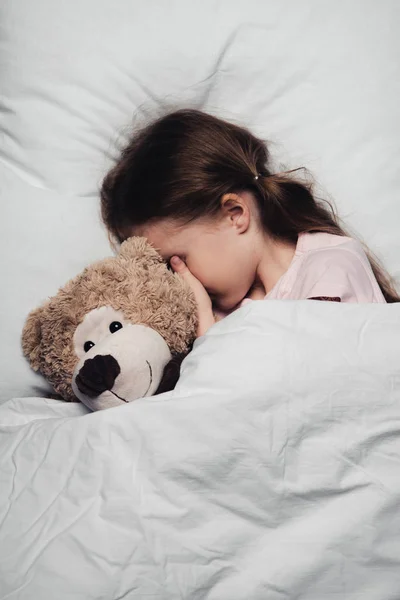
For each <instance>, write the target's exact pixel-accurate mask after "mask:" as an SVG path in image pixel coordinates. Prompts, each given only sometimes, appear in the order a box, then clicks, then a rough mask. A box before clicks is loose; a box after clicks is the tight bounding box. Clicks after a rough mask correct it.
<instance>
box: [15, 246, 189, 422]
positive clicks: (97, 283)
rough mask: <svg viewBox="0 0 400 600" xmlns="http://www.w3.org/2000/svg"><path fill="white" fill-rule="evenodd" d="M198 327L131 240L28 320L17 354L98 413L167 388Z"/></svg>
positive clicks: (153, 258)
mask: <svg viewBox="0 0 400 600" xmlns="http://www.w3.org/2000/svg"><path fill="white" fill-rule="evenodd" d="M196 328H197V316H196V304H195V299H194V296H193V293H192V292H191V290H190V289H189V287H188V285H187V284H186V283H185V282H184V281H183V279H182V278H181V277H179V275H177V274H175V273H173V272H171V271H170V270H169V268H168V266H167V264H166V263H165V262H164V261H163V259H162V257H161V256H160V254H159V253H158V252H157V251H156V250H155V249H154V248H153V247H152V246H151V245H150V244H149V243H148V242H147V241H146V240H145V239H144V238H140V237H132V238H129V239H128V240H126V241H125V242H123V243H122V244H121V247H120V250H119V253H118V254H117V255H116V256H113V257H109V258H105V259H103V260H100V261H99V262H96V263H94V264H92V265H90V266H88V267H87V268H86V269H85V270H84V271H83V272H82V273H81V274H80V275H78V276H77V277H75V278H74V279H72V280H71V281H69V282H68V283H67V284H66V285H65V286H64V287H62V288H61V289H60V290H59V291H58V293H57V294H56V295H55V296H54V297H52V298H50V299H48V300H47V301H46V302H45V303H44V304H43V305H42V306H40V307H39V308H37V309H35V310H33V311H32V312H31V313H30V314H29V315H28V318H27V320H26V323H25V325H24V329H23V332H22V349H23V352H24V354H25V356H26V357H27V359H28V361H29V363H30V365H31V367H32V368H33V369H34V370H35V371H39V372H40V373H41V374H42V375H43V376H44V377H45V378H46V379H47V380H48V381H49V382H50V384H51V385H52V386H53V388H54V390H55V392H56V394H57V395H58V396H61V398H63V399H64V400H67V401H77V400H79V401H81V402H83V403H84V404H86V406H88V408H90V409H91V410H99V409H104V408H109V407H111V406H117V405H119V404H124V403H127V402H131V401H133V400H136V399H137V398H142V397H146V396H151V395H154V394H156V393H161V392H164V391H168V390H170V389H173V387H174V385H175V383H176V381H177V379H178V377H179V369H180V363H181V361H182V359H183V358H184V357H185V356H186V355H187V353H188V352H189V351H190V349H191V346H192V344H193V341H194V339H195V335H196Z"/></svg>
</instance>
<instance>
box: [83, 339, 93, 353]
mask: <svg viewBox="0 0 400 600" xmlns="http://www.w3.org/2000/svg"><path fill="white" fill-rule="evenodd" d="M93 346H94V343H93V342H90V341H89V342H85V343H84V344H83V349H84V351H85V352H89V350H90V348H93Z"/></svg>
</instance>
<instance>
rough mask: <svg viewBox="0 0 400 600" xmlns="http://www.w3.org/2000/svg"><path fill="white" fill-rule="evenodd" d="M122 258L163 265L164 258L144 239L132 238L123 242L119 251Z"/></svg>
mask: <svg viewBox="0 0 400 600" xmlns="http://www.w3.org/2000/svg"><path fill="white" fill-rule="evenodd" d="M119 256H121V257H122V258H127V259H132V258H136V259H139V260H145V261H146V263H153V264H156V263H161V262H163V259H162V257H161V256H160V254H159V253H158V252H157V250H156V249H155V248H153V246H152V245H151V244H149V242H148V241H147V240H146V238H144V237H136V236H134V237H131V238H128V239H127V240H125V242H122V244H121V248H120V250H119Z"/></svg>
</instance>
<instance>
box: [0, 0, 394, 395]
mask: <svg viewBox="0 0 400 600" xmlns="http://www.w3.org/2000/svg"><path fill="white" fill-rule="evenodd" d="M399 17H400V5H399V3H398V2H396V0H393V1H391V0H386V1H385V2H383V3H379V4H377V3H375V2H372V0H371V1H367V0H364V1H363V2H361V1H356V0H351V1H348V2H346V4H343V3H334V2H331V3H327V2H320V1H318V0H303V2H301V3H299V2H295V1H294V0H292V1H289V2H275V1H272V0H271V1H263V2H261V1H254V0H253V1H247V2H242V1H239V0H237V1H230V2H228V0H226V1H219V2H215V1H212V0H203V2H201V3H189V2H185V1H184V0H175V1H173V0H171V1H169V2H160V1H156V0H150V1H147V2H143V3H139V2H132V1H131V0H118V1H116V0H102V2H97V1H96V0H79V1H78V0H70V1H69V2H54V1H53V0H35V2H30V1H29V0H3V2H2V3H1V5H0V89H1V95H0V140H1V141H0V144H1V146H0V161H1V165H0V166H1V173H0V175H1V189H0V194H1V197H0V206H1V211H2V213H1V215H0V222H1V238H0V251H1V255H2V271H1V276H2V281H3V282H4V287H3V289H4V292H3V294H2V300H1V302H2V304H1V312H0V314H1V319H2V322H1V332H2V336H1V346H0V361H1V363H0V364H1V371H0V376H1V379H0V381H1V389H0V393H1V398H2V399H7V398H9V397H10V396H11V395H19V396H23V395H31V394H33V393H35V389H34V386H35V385H39V386H41V385H42V383H39V382H40V379H37V378H34V377H33V375H31V374H30V372H29V369H28V368H27V366H26V365H25V363H24V361H23V358H22V355H21V352H20V348H19V337H20V331H21V327H22V325H23V321H24V319H25V317H26V314H27V312H28V311H29V309H31V308H34V307H35V306H36V305H37V304H38V303H39V302H41V301H42V300H43V299H44V298H45V297H46V296H47V295H49V294H52V293H54V292H55V291H56V290H57V288H58V287H59V286H60V285H62V284H63V283H64V282H65V280H66V279H67V278H69V277H71V276H73V275H74V274H75V273H76V272H78V271H79V270H80V269H81V268H82V267H83V266H84V265H85V264H87V263H88V262H90V261H92V260H94V259H95V258H98V257H100V256H104V254H106V253H107V252H109V251H110V250H109V247H108V242H107V238H106V235H105V232H104V230H103V229H102V227H101V225H100V220H99V210H98V188H99V185H100V183H101V179H102V176H103V175H104V173H105V172H106V170H107V168H108V167H109V166H110V164H111V162H112V159H113V158H115V157H116V156H117V154H118V148H120V147H121V146H122V145H123V144H124V143H125V142H126V140H127V138H128V136H129V134H130V132H131V130H132V123H133V124H134V123H138V122H142V120H143V119H147V118H151V117H153V116H158V115H159V114H160V113H161V112H163V111H164V110H167V109H174V108H177V107H181V106H196V107H200V108H204V109H205V110H208V111H211V112H213V113H216V114H219V115H221V116H223V117H227V118H229V119H232V120H236V121H238V122H240V123H243V124H245V125H248V126H250V127H251V128H252V129H253V130H254V131H255V133H257V134H259V135H261V136H262V137H264V138H267V139H269V140H271V142H272V143H271V151H272V153H273V154H274V155H275V156H276V159H277V162H278V163H284V166H285V167H292V166H306V167H308V168H309V169H310V170H311V172H312V173H314V175H315V177H316V179H317V181H318V182H319V183H320V184H321V187H322V189H323V190H325V191H323V193H324V195H326V193H328V192H329V194H330V196H331V197H332V198H334V200H335V201H336V202H337V205H338V206H339V208H340V209H341V212H342V215H343V216H344V217H348V219H349V223H350V224H351V225H352V226H354V227H355V228H356V229H357V231H358V232H359V233H360V234H361V235H362V236H363V237H364V238H365V240H366V241H367V242H368V243H369V244H370V246H371V247H372V249H374V250H376V251H377V252H378V254H379V255H380V256H381V257H382V258H384V259H385V260H386V264H387V266H388V267H389V268H390V270H391V271H392V272H393V273H394V274H395V275H399V274H400V238H399V236H398V222H399V217H400V207H399V205H398V204H399V203H398V201H397V196H398V190H399V187H400V172H399V169H398V164H399V159H400V146H399V143H398V140H399V134H400V104H399V103H398V91H397V88H398V82H399V80H400V60H399V56H400V41H399V37H398V34H397V30H396V27H395V26H394V25H395V23H397V22H399ZM133 117H135V120H134V121H133ZM41 389H42V388H41ZM44 389H45V388H43V390H44ZM36 393H37V390H36ZM40 393H43V392H42V391H41V392H40Z"/></svg>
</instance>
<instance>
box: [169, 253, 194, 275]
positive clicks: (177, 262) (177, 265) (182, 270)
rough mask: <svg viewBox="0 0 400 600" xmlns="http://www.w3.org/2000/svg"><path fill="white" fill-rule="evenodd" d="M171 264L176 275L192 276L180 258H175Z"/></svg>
mask: <svg viewBox="0 0 400 600" xmlns="http://www.w3.org/2000/svg"><path fill="white" fill-rule="evenodd" d="M170 264H171V267H172V268H173V270H174V271H175V273H179V275H187V274H189V275H191V272H190V271H189V269H188V268H187V266H186V264H185V263H184V262H183V260H182V259H181V258H179V256H173V257H172V258H171V260H170Z"/></svg>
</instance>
